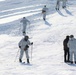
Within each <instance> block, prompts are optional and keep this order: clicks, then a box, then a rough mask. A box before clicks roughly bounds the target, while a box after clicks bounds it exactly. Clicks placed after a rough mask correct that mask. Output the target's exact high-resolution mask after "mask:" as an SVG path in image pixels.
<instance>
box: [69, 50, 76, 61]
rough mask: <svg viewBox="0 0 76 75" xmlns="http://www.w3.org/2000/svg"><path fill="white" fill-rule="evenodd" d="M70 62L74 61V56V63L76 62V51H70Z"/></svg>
mask: <svg viewBox="0 0 76 75" xmlns="http://www.w3.org/2000/svg"><path fill="white" fill-rule="evenodd" d="M69 52H70V61H73V56H74V61H76V50H74V49H70V50H69Z"/></svg>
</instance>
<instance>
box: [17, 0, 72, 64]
mask: <svg viewBox="0 0 76 75" xmlns="http://www.w3.org/2000/svg"><path fill="white" fill-rule="evenodd" d="M61 1H62V2H63V5H62V8H66V1H67V0H57V4H56V10H59V8H60V2H61ZM47 10H48V8H47V7H46V5H44V7H43V8H42V14H43V20H44V21H45V20H46V13H47ZM20 22H21V23H22V24H23V29H22V33H23V36H24V38H22V39H21V41H20V42H19V44H18V46H19V48H20V56H19V62H22V57H23V55H24V52H25V54H26V58H27V63H30V62H29V54H28V48H29V45H33V42H30V41H29V36H27V35H26V33H27V25H28V24H30V21H29V20H28V19H26V17H23V18H22V19H21V21H20ZM68 41H69V37H67V38H66V39H65V41H64V52H65V54H64V58H65V62H66V61H69V49H70V48H68V47H67V45H66V44H65V43H67V42H68ZM69 47H70V46H69ZM70 53H71V50H70ZM66 55H68V60H66ZM70 59H71V61H72V54H70Z"/></svg>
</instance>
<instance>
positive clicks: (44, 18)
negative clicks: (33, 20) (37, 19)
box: [42, 5, 48, 21]
mask: <svg viewBox="0 0 76 75" xmlns="http://www.w3.org/2000/svg"><path fill="white" fill-rule="evenodd" d="M47 10H48V8H46V5H44V7H43V9H42V14H43V20H44V21H45V20H46V13H47Z"/></svg>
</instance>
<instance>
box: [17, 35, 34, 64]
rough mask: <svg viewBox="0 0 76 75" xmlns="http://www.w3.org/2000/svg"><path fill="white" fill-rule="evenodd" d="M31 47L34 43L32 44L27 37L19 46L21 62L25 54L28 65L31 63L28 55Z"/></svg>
mask: <svg viewBox="0 0 76 75" xmlns="http://www.w3.org/2000/svg"><path fill="white" fill-rule="evenodd" d="M29 45H33V42H31V43H30V41H29V37H28V36H25V37H24V38H23V39H22V40H21V41H20V42H19V44H18V46H19V48H20V56H19V62H22V58H23V55H24V52H25V55H26V58H27V63H30V62H29V54H28V48H29Z"/></svg>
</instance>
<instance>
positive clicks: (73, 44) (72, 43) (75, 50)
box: [68, 35, 76, 64]
mask: <svg viewBox="0 0 76 75" xmlns="http://www.w3.org/2000/svg"><path fill="white" fill-rule="evenodd" d="M68 47H69V52H70V63H71V64H73V56H74V63H75V64H76V39H75V38H74V35H70V39H69V42H68Z"/></svg>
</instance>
